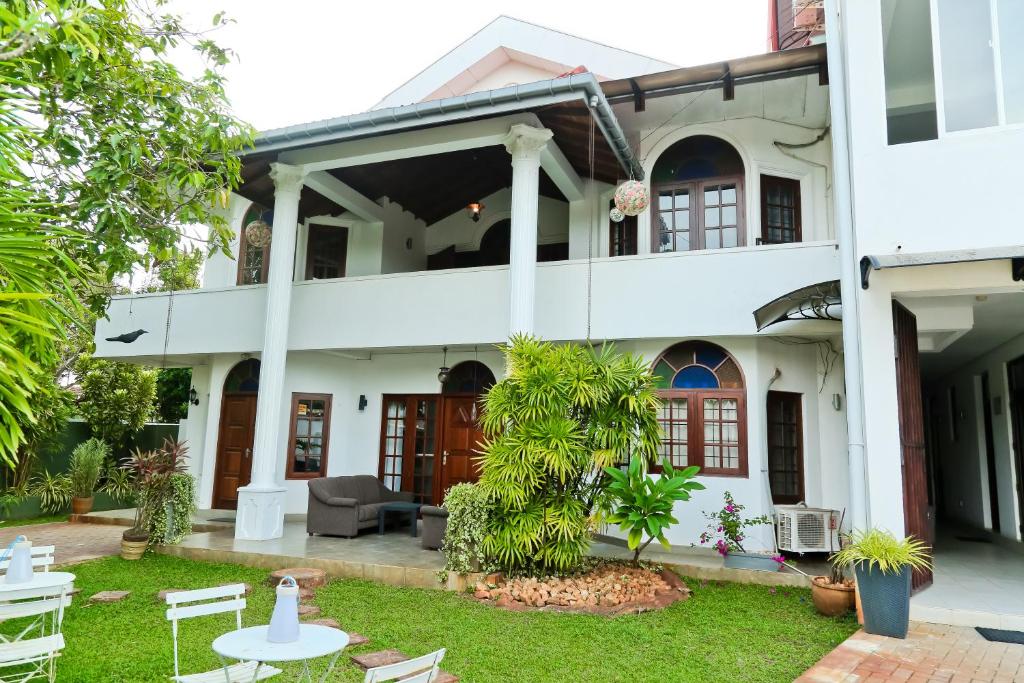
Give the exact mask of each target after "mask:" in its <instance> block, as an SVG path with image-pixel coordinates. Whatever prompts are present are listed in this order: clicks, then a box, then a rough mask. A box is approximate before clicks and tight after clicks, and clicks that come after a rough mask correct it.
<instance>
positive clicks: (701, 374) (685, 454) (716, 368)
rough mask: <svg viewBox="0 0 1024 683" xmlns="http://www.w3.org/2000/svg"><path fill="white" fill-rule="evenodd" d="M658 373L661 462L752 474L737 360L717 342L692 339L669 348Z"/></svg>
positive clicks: (720, 472)
mask: <svg viewBox="0 0 1024 683" xmlns="http://www.w3.org/2000/svg"><path fill="white" fill-rule="evenodd" d="M653 372H654V375H655V378H656V386H657V387H658V394H659V395H660V396H661V400H662V405H661V407H660V408H659V410H658V422H659V424H660V425H661V430H662V441H661V449H660V451H659V460H660V459H662V458H668V459H669V461H670V462H671V463H672V466H673V467H686V466H688V465H697V466H698V467H700V469H701V473H703V474H718V475H735V476H746V474H747V436H746V432H747V424H746V423H747V415H746V392H745V391H744V389H743V373H741V372H740V366H739V365H738V364H737V363H736V361H735V360H734V359H733V357H732V356H730V355H729V353H728V352H727V351H726V350H725V349H723V348H722V347H720V346H716V345H715V344H711V343H709V342H705V341H686V342H681V343H679V344H676V345H674V346H671V347H669V348H668V349H666V350H665V352H664V353H662V354H661V356H659V357H658V359H657V360H656V361H655V362H654V366H653ZM654 469H655V470H657V469H660V468H659V467H655V468H654Z"/></svg>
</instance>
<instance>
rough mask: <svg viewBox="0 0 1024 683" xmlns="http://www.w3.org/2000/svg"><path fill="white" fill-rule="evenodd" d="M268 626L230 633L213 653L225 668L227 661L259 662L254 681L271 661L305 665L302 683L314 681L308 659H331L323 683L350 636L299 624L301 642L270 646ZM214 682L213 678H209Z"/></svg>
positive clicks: (223, 636)
mask: <svg viewBox="0 0 1024 683" xmlns="http://www.w3.org/2000/svg"><path fill="white" fill-rule="evenodd" d="M268 628H269V626H250V627H249V628H243V629H239V630H237V631H230V632H228V633H225V634H224V635H222V636H220V637H219V638H217V640H215V641H213V651H214V652H216V653H217V655H218V656H219V657H220V658H221V662H222V663H223V664H224V666H225V668H226V667H227V666H228V663H227V660H228V659H237V660H239V661H246V662H248V661H254V662H256V663H257V666H256V670H255V671H254V672H253V680H254V681H255V680H257V679H258V677H259V671H260V666H262V665H263V664H265V663H268V662H299V661H301V662H302V674H301V677H300V680H306V681H312V680H313V672H312V671H310V669H309V660H311V659H316V658H318V657H327V656H329V655H332V656H331V659H330V661H329V662H328V663H327V670H326V671H324V673H323V676H322V677H321V678H320V682H321V683H324V681H326V680H327V677H328V676H330V674H331V671H333V670H334V665H335V663H337V661H338V657H339V656H340V655H341V651H342V650H343V649H345V646H346V645H348V634H347V633H345V632H344V631H340V630H338V629H336V628H330V627H328V626H319V625H317V624H299V639H298V640H297V641H295V642H294V643H271V642H270V641H268V640H267V629H268ZM210 680H211V681H212V680H215V679H213V678H211V679H210Z"/></svg>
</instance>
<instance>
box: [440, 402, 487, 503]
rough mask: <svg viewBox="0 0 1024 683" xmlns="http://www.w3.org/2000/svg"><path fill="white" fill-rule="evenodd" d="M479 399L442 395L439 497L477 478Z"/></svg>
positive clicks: (482, 437) (480, 430)
mask: <svg viewBox="0 0 1024 683" xmlns="http://www.w3.org/2000/svg"><path fill="white" fill-rule="evenodd" d="M479 401H480V397H479V396H445V397H444V401H443V404H444V405H443V411H444V419H443V421H442V423H441V424H442V429H443V441H442V447H443V448H444V450H443V452H442V458H441V476H440V482H441V484H440V496H441V498H440V499H441V500H443V498H444V494H445V492H446V491H447V490H448V489H450V488H451V487H452V486H455V485H456V484H461V483H462V482H475V481H477V480H478V479H479V478H480V466H479V463H478V462H477V460H476V458H477V457H478V456H479V453H478V450H479V445H478V444H480V443H481V442H482V441H483V439H484V433H483V430H482V429H481V428H480V406H479Z"/></svg>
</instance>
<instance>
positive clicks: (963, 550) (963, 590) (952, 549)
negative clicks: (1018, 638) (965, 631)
mask: <svg viewBox="0 0 1024 683" xmlns="http://www.w3.org/2000/svg"><path fill="white" fill-rule="evenodd" d="M978 534H979V532H974V533H972V532H970V531H961V532H958V535H960V536H967V537H977V536H978ZM934 564H935V580H934V582H933V583H932V585H931V586H929V587H928V588H926V589H924V590H922V591H921V592H919V593H918V594H917V595H915V596H914V597H913V598H912V599H911V600H910V618H911V619H914V620H915V621H928V622H935V623H944V624H954V625H959V626H988V627H991V628H1003V629H1009V630H1024V552H1022V551H1020V550H1016V549H1014V548H1010V547H1007V546H1004V545H1001V544H999V543H995V542H994V543H978V542H970V541H963V540H959V539H958V538H957V533H954V532H952V531H950V532H946V533H941V534H940V535H939V538H938V540H937V541H936V543H935V562H934Z"/></svg>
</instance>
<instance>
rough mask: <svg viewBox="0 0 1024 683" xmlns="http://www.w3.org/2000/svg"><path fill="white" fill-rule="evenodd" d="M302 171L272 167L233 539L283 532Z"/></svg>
mask: <svg viewBox="0 0 1024 683" xmlns="http://www.w3.org/2000/svg"><path fill="white" fill-rule="evenodd" d="M304 175H305V171H304V170H303V169H301V168H298V167H295V166H289V165H287V164H279V163H274V164H271V165H270V177H271V178H272V179H273V180H274V188H275V189H274V226H273V237H272V241H271V245H270V268H269V273H268V275H267V311H266V315H265V318H264V320H265V332H264V336H263V354H262V355H261V356H260V391H259V397H258V398H257V400H256V435H255V438H254V440H253V449H252V476H251V478H250V483H249V485H248V486H244V487H242V488H240V489H238V515H237V518H236V520H235V538H242V539H247V540H254V541H263V540H267V539H271V538H280V536H281V534H282V533H283V532H284V506H285V488H284V487H283V486H282V485H281V484H280V483H279V482H278V481H277V471H278V460H279V459H280V456H281V455H282V453H281V452H280V448H279V445H280V441H281V440H280V439H279V438H278V437H279V434H280V432H279V427H280V424H281V407H282V405H284V401H283V396H282V392H283V389H284V372H285V361H286V359H287V356H288V312H289V309H290V307H291V293H292V265H293V259H294V258H295V233H296V231H297V228H298V222H299V194H300V193H301V192H302V179H303V176H304Z"/></svg>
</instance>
